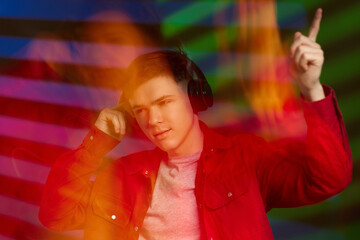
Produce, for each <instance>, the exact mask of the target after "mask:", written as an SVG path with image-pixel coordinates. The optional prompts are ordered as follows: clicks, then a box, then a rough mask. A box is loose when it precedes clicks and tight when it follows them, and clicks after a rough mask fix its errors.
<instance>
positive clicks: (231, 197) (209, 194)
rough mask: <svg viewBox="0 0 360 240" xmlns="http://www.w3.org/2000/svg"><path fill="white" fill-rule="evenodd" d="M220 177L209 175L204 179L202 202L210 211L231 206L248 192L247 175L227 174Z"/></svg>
mask: <svg viewBox="0 0 360 240" xmlns="http://www.w3.org/2000/svg"><path fill="white" fill-rule="evenodd" d="M222 176H223V177H218V175H212V176H211V175H210V176H208V177H207V179H206V183H205V192H204V193H205V195H204V198H205V199H204V202H205V205H206V206H207V207H208V208H210V209H212V210H216V209H218V208H221V207H224V206H227V205H229V204H231V203H232V202H234V201H236V199H238V198H240V197H241V196H242V195H244V194H245V193H246V192H247V191H248V185H249V179H248V178H247V174H245V173H238V174H233V173H229V174H227V175H226V174H225V175H222Z"/></svg>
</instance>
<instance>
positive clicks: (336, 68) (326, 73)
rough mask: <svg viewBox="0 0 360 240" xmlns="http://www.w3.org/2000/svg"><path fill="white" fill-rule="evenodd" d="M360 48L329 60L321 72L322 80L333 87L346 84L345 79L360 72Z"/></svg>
mask: <svg viewBox="0 0 360 240" xmlns="http://www.w3.org/2000/svg"><path fill="white" fill-rule="evenodd" d="M359 59H360V48H358V49H354V50H352V51H351V52H346V53H344V54H342V55H341V56H337V57H333V58H331V59H330V60H328V61H327V59H326V56H325V64H324V67H323V72H322V74H321V79H322V82H324V83H326V84H329V85H330V86H332V87H336V86H338V85H342V84H344V79H349V78H350V77H352V76H357V75H359V74H360V64H359Z"/></svg>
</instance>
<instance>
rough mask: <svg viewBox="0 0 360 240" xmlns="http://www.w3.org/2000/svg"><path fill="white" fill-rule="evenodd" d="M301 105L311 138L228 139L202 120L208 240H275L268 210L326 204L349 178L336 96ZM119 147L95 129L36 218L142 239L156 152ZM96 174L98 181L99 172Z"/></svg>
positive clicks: (90, 235)
mask: <svg viewBox="0 0 360 240" xmlns="http://www.w3.org/2000/svg"><path fill="white" fill-rule="evenodd" d="M326 91H328V93H327V97H326V98H325V99H324V100H321V101H319V102H315V103H304V104H303V105H304V113H305V119H306V121H307V125H308V134H307V137H306V141H305V140H303V141H301V140H281V141H277V142H272V143H267V142H266V141H264V140H263V139H261V138H259V137H256V136H252V135H247V134H240V135H236V136H234V137H224V136H222V135H220V134H218V133H216V132H214V131H212V130H210V129H209V128H208V127H207V126H206V125H205V124H203V123H201V128H202V131H203V133H204V149H203V152H202V154H201V157H200V160H199V164H198V169H197V175H196V181H195V195H196V199H197V204H198V210H199V216H200V225H201V228H202V229H201V230H202V235H203V238H204V239H214V240H215V239H252V240H254V239H273V236H272V233H271V229H270V225H269V222H268V219H267V216H266V212H267V211H269V210H270V209H271V208H273V207H296V206H302V205H305V204H312V203H316V202H319V201H322V200H324V199H326V198H328V197H330V196H332V195H334V194H337V193H339V192H341V191H342V190H343V189H344V188H345V187H346V186H347V185H348V184H349V183H350V181H351V175H352V160H351V153H350V151H349V145H348V140H347V137H346V133H345V129H344V124H343V121H342V118H341V113H340V111H339V110H338V107H337V103H336V98H335V95H334V93H333V91H332V90H330V89H328V88H326ZM116 144H118V142H117V141H115V140H113V139H112V138H111V137H109V136H107V135H106V134H104V133H102V132H101V131H100V130H97V129H96V128H94V129H92V130H91V131H90V132H89V134H88V135H87V136H86V138H85V140H84V141H83V143H82V144H81V145H80V147H79V148H78V149H76V150H74V151H72V152H69V153H67V154H66V155H64V156H62V157H61V158H60V159H58V160H57V161H56V163H55V164H54V166H53V168H52V170H51V172H50V175H49V177H48V180H47V183H46V187H45V191H44V195H43V200H42V203H41V207H40V213H39V218H40V220H41V222H42V223H43V224H44V225H45V226H47V227H49V228H51V229H53V230H57V231H66V230H71V229H78V228H84V229H85V233H84V239H86V240H91V239H96V240H98V239H105V240H107V239H138V236H139V232H140V230H141V226H142V223H143V220H144V217H145V215H146V212H147V209H148V207H149V203H150V202H151V197H152V190H153V187H154V183H155V180H156V174H157V170H158V167H159V163H160V160H161V159H162V158H163V157H166V153H164V152H162V151H161V150H159V149H155V150H150V151H143V152H139V153H135V154H132V155H129V156H126V157H122V158H120V159H118V160H116V161H114V162H113V163H111V164H108V166H106V167H103V168H102V169H101V171H99V170H98V169H99V168H100V167H101V165H102V158H103V157H104V156H105V154H106V153H107V152H108V151H110V150H111V149H112V148H113V147H114V146H115V145H116ZM96 171H99V172H98V174H97V177H96V180H95V182H92V181H90V180H89V179H90V178H91V176H92V175H94V173H95V172H96Z"/></svg>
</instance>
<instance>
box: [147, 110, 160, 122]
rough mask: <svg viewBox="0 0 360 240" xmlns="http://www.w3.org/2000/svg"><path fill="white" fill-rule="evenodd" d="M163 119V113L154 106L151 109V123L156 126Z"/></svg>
mask: <svg viewBox="0 0 360 240" xmlns="http://www.w3.org/2000/svg"><path fill="white" fill-rule="evenodd" d="M162 121H163V118H162V113H161V111H160V110H159V109H157V108H152V109H150V110H149V121H148V122H149V125H150V126H154V125H156V124H158V123H161V122H162Z"/></svg>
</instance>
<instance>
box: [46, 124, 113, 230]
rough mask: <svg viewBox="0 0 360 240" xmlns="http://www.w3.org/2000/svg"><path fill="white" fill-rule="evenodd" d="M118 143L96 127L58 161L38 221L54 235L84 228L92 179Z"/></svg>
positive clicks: (50, 175)
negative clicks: (53, 231) (52, 231)
mask: <svg viewBox="0 0 360 240" xmlns="http://www.w3.org/2000/svg"><path fill="white" fill-rule="evenodd" d="M118 143H119V141H117V140H116V139H114V138H112V137H110V136H108V135H106V134H105V133H103V132H102V131H100V130H99V129H97V128H96V127H93V128H92V129H91V130H90V131H89V133H88V134H87V136H86V137H85V139H84V141H83V142H82V144H81V145H80V146H79V147H78V148H77V149H76V150H73V151H70V152H68V153H66V154H64V155H62V156H61V157H60V158H58V159H57V160H56V161H55V163H54V165H53V166H52V168H51V171H50V174H49V176H48V179H47V181H46V184H45V188H44V192H43V196H42V201H41V204H40V211H39V219H40V221H41V222H42V224H43V225H44V226H46V227H48V228H50V229H52V230H55V231H66V230H72V229H78V228H81V226H82V225H83V223H84V221H85V217H86V216H85V213H86V208H87V205H88V203H89V198H90V193H91V190H92V181H90V178H91V177H92V176H93V175H94V174H95V172H96V171H97V169H98V168H99V167H100V166H101V164H102V162H103V157H104V156H105V155H106V154H107V153H108V152H109V151H110V150H111V149H112V148H114V147H115V146H116V145H117V144H118Z"/></svg>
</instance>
